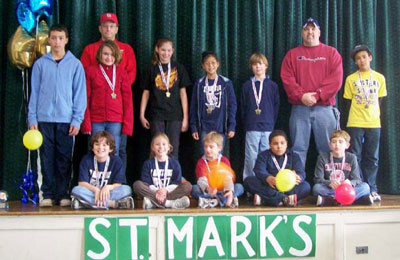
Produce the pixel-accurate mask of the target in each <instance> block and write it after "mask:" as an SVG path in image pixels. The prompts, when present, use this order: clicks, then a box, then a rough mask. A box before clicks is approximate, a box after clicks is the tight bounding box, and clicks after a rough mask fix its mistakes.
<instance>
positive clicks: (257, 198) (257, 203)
mask: <svg viewBox="0 0 400 260" xmlns="http://www.w3.org/2000/svg"><path fill="white" fill-rule="evenodd" d="M261 204H262V198H261V197H260V195H258V194H254V198H253V205H254V206H260V205H261Z"/></svg>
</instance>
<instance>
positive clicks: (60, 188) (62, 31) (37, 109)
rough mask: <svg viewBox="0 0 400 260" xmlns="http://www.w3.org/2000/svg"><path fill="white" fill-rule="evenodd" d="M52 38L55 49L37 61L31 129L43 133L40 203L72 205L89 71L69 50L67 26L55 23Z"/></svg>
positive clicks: (29, 118) (51, 30) (30, 101)
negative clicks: (73, 174) (75, 150)
mask: <svg viewBox="0 0 400 260" xmlns="http://www.w3.org/2000/svg"><path fill="white" fill-rule="evenodd" d="M48 42H49V44H50V46H51V52H50V53H48V54H46V55H44V56H42V57H41V58H40V59H38V60H37V61H36V62H35V64H34V65H33V69H32V78H31V97H30V100H29V112H28V122H29V129H37V130H39V131H40V132H41V133H42V135H43V145H42V146H41V147H40V155H41V156H40V157H41V170H42V175H43V183H42V186H41V191H42V192H43V199H42V200H41V201H40V204H39V205H40V206H41V207H51V206H53V203H59V204H60V206H63V207H68V206H70V205H71V200H70V196H69V194H68V193H69V182H70V179H71V159H72V149H73V143H74V136H75V135H77V134H78V132H79V127H80V125H81V122H82V120H83V116H84V113H85V109H86V86H85V72H84V70H83V67H82V64H81V62H80V61H79V60H78V59H77V58H75V56H74V55H73V54H72V53H71V52H70V51H66V50H65V45H66V44H67V43H68V31H67V28H65V27H64V26H63V25H53V26H52V27H51V28H50V30H49V39H48Z"/></svg>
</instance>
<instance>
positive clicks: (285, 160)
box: [272, 153, 287, 172]
mask: <svg viewBox="0 0 400 260" xmlns="http://www.w3.org/2000/svg"><path fill="white" fill-rule="evenodd" d="M272 161H273V162H274V164H275V167H276V168H277V169H278V172H279V171H280V170H281V169H285V168H286V164H287V154H286V153H285V159H283V163H282V167H279V163H278V161H277V160H276V158H275V155H272Z"/></svg>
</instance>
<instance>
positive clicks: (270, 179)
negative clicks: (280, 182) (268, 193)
mask: <svg viewBox="0 0 400 260" xmlns="http://www.w3.org/2000/svg"><path fill="white" fill-rule="evenodd" d="M265 180H266V181H267V183H268V185H269V186H270V187H271V188H273V189H276V179H275V177H274V176H268V177H267V178H266V179H265Z"/></svg>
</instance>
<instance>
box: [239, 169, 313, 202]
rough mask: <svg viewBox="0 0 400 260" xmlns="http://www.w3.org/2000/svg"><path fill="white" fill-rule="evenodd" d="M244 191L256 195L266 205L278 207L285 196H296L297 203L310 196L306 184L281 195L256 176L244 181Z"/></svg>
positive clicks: (309, 188)
mask: <svg viewBox="0 0 400 260" xmlns="http://www.w3.org/2000/svg"><path fill="white" fill-rule="evenodd" d="M244 186H245V188H246V190H247V191H248V192H250V193H252V194H258V195H259V196H260V197H261V198H262V199H263V200H264V203H265V204H266V205H269V206H275V207H276V206H278V205H279V203H280V202H281V201H282V200H283V198H285V197H286V196H287V195H292V194H297V201H299V200H301V199H304V198H305V197H307V196H308V195H309V194H310V191H311V186H310V184H309V183H308V182H306V181H303V182H302V183H300V184H299V185H296V186H294V188H293V189H292V190H290V191H288V192H285V193H282V192H280V191H278V190H276V189H273V188H271V187H270V186H269V185H268V184H265V183H264V182H262V181H261V180H260V179H258V178H257V177H256V176H250V177H248V178H247V179H246V180H245V181H244Z"/></svg>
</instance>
